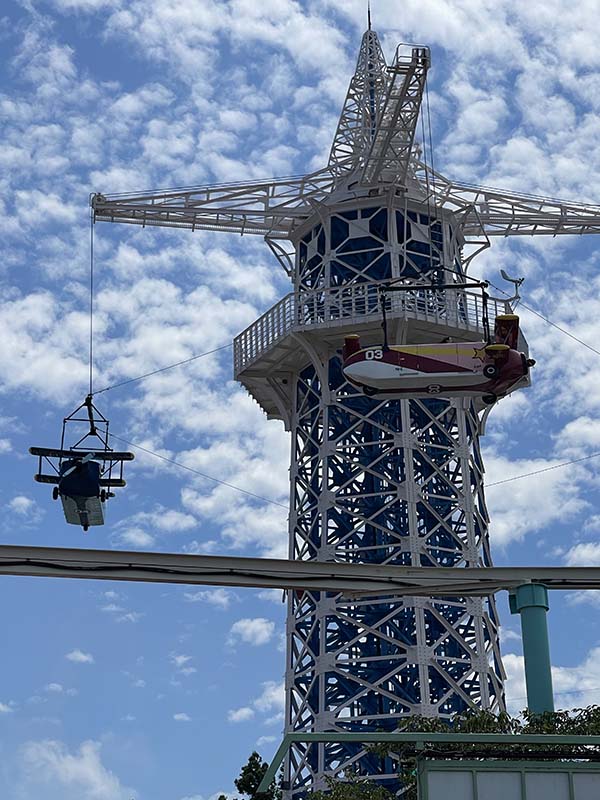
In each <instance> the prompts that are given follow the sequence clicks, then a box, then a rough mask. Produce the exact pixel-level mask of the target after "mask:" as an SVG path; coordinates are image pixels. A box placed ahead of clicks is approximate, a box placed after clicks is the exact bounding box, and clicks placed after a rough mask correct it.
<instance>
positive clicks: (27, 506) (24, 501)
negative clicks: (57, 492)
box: [8, 494, 36, 516]
mask: <svg viewBox="0 0 600 800" xmlns="http://www.w3.org/2000/svg"><path fill="white" fill-rule="evenodd" d="M35 505H36V504H35V502H34V501H33V500H31V499H30V498H29V497H25V496H24V495H22V494H20V495H17V496H16V497H13V499H12V500H11V501H10V502H9V503H8V508H9V509H10V510H11V511H14V513H15V514H19V515H20V516H29V514H31V512H32V510H33V509H34V508H35Z"/></svg>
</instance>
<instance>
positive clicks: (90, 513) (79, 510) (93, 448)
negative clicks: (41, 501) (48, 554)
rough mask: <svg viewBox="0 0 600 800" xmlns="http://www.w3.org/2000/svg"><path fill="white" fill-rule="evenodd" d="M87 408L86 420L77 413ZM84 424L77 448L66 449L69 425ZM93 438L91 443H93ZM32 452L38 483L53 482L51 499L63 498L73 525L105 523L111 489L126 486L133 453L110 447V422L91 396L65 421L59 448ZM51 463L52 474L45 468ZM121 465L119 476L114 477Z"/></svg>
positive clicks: (66, 515)
mask: <svg viewBox="0 0 600 800" xmlns="http://www.w3.org/2000/svg"><path fill="white" fill-rule="evenodd" d="M82 409H85V414H86V415H85V417H83V416H82V417H78V416H77V415H78V413H79V412H80V411H81V410H82ZM82 424H85V426H86V429H87V430H86V432H85V433H84V434H83V436H81V437H80V438H79V439H78V440H77V441H76V442H75V444H74V445H72V446H71V447H68V448H67V447H65V439H66V432H67V426H69V430H72V429H73V425H79V426H81V425H82ZM90 439H91V440H92V441H90ZM29 452H30V453H31V454H32V455H34V456H38V457H39V466H38V471H37V474H36V475H35V476H34V478H35V480H36V481H38V482H39V483H52V484H54V488H53V489H52V497H53V498H54V499H55V500H58V498H59V497H60V499H61V502H62V506H63V511H64V513H65V519H66V521H67V522H68V523H70V524H72V525H81V526H82V528H83V530H84V531H87V530H88V528H89V527H90V525H103V524H104V503H105V502H106V501H107V500H108V499H109V498H110V497H114V492H112V491H111V489H113V488H116V487H123V486H125V480H124V479H123V462H125V461H132V460H133V458H134V455H133V453H127V452H116V451H114V450H111V448H110V447H109V444H108V420H107V419H106V417H104V416H103V415H102V414H101V413H100V412H99V411H98V409H97V408H96V407H95V405H94V404H93V402H92V396H91V395H88V396H87V397H86V398H85V400H84V401H83V403H82V404H81V405H80V406H78V407H77V408H76V409H75V411H73V413H72V414H69V416H68V417H65V419H64V420H63V428H62V437H61V443H60V448H59V449H57V450H54V449H51V448H47V447H30V448H29ZM42 461H44V463H45V464H48V465H49V466H50V467H51V468H52V472H51V473H50V474H47V473H44V472H43V470H42V467H43V466H44V464H43V463H42ZM117 465H118V474H113V469H114V470H115V471H116V470H117Z"/></svg>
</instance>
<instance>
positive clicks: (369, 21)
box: [367, 0, 371, 30]
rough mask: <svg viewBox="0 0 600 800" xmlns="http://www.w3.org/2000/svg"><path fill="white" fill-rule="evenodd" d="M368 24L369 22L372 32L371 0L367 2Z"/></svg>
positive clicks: (369, 28)
mask: <svg viewBox="0 0 600 800" xmlns="http://www.w3.org/2000/svg"><path fill="white" fill-rule="evenodd" d="M367 22H368V30H371V0H368V2H367Z"/></svg>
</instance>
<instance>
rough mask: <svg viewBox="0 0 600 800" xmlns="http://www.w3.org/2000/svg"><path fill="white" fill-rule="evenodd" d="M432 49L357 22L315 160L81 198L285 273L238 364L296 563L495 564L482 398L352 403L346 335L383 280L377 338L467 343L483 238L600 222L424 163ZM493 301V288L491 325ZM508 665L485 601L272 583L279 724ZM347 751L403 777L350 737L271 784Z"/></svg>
mask: <svg viewBox="0 0 600 800" xmlns="http://www.w3.org/2000/svg"><path fill="white" fill-rule="evenodd" d="M429 61H430V56H429V50H428V49H427V48H426V47H420V46H404V47H399V48H398V50H397V51H396V54H395V57H394V59H393V61H392V64H391V65H390V66H389V67H388V65H387V64H386V61H385V59H384V56H383V53H382V50H381V46H380V44H379V40H378V37H377V34H376V33H375V32H374V31H372V30H370V29H369V30H368V31H366V32H365V34H364V35H363V38H362V42H361V48H360V52H359V56H358V61H357V66H356V71H355V74H354V75H353V77H352V79H351V81H350V86H349V89H348V93H347V96H346V100H345V103H344V107H343V109H342V114H341V117H340V120H339V124H338V127H337V130H336V133H335V136H334V140H333V145H332V149H331V155H330V158H329V163H328V165H327V166H326V167H325V168H324V169H322V170H320V171H318V172H314V173H312V174H309V175H306V176H304V177H301V178H293V179H285V180H273V181H265V182H257V183H252V184H234V185H219V186H210V187H199V188H193V189H179V190H170V191H160V192H159V191H157V192H147V193H143V194H137V195H113V196H106V195H103V194H96V195H94V196H93V198H92V207H93V213H94V219H95V220H96V221H102V220H104V221H111V222H126V223H132V224H140V225H144V226H153V225H158V226H168V227H179V228H187V229H191V230H202V229H204V230H224V231H230V232H237V233H244V234H259V235H262V236H264V237H265V238H266V240H267V242H268V243H269V245H270V247H271V249H272V250H273V252H274V253H275V254H276V256H277V257H278V259H279V261H280V263H281V264H282V265H283V266H284V268H285V269H286V271H287V273H288V275H289V276H290V278H291V280H292V283H293V291H292V292H291V293H290V294H289V295H287V296H286V297H285V298H283V299H282V300H281V301H280V302H278V303H277V304H276V305H275V306H274V307H273V308H271V309H270V310H269V311H267V312H266V313H265V314H264V315H263V316H262V317H260V318H259V319H258V320H256V322H254V323H253V324H252V325H251V326H250V327H249V328H248V329H247V330H245V331H244V332H243V333H241V334H240V335H239V336H238V337H237V338H236V340H235V343H234V370H235V377H236V379H237V380H238V381H240V382H241V383H242V384H243V385H244V386H245V387H246V389H247V390H248V392H249V393H250V394H251V395H252V396H253V397H254V398H255V400H256V401H257V402H258V403H259V404H260V406H261V407H262V408H263V409H264V411H265V412H266V414H267V415H268V417H269V418H272V419H279V420H283V422H284V424H285V426H286V428H287V429H288V430H289V431H290V432H291V456H290V463H291V470H290V480H291V499H290V518H289V536H290V545H289V547H290V556H291V557H292V558H294V559H315V560H319V561H331V562H335V561H338V562H363V563H364V562H371V563H385V564H397V565H402V566H408V565H410V566H415V567H419V566H443V567H449V566H450V567H455V568H457V569H460V568H461V567H466V566H469V567H473V566H475V567H477V566H488V565H490V564H491V561H490V552H489V542H488V532H487V528H488V513H487V509H486V505H485V497H484V488H483V472H484V469H483V463H482V460H481V454H480V448H479V431H480V420H479V412H480V410H481V409H480V407H478V406H477V405H476V404H475V403H474V402H473V400H472V399H470V398H468V397H455V398H450V399H442V398H439V397H433V396H432V397H431V398H425V399H403V400H396V399H392V400H382V399H378V398H376V397H369V396H366V395H365V394H363V393H362V392H361V391H360V390H359V389H357V388H356V387H354V386H353V385H351V384H349V383H348V382H346V381H345V379H344V377H343V374H342V370H341V348H342V344H343V340H344V336H345V335H347V334H349V333H352V334H360V337H361V341H362V342H363V343H364V344H365V345H369V344H381V342H382V330H381V309H380V306H379V296H378V295H379V293H378V286H380V285H381V284H382V283H386V282H389V281H391V280H396V281H405V282H406V283H407V284H419V283H421V284H423V286H422V288H414V289H410V290H407V291H403V292H398V293H396V294H394V295H393V296H392V298H391V306H390V308H389V310H388V314H387V316H388V331H389V335H390V341H393V342H394V343H410V344H412V343H419V342H423V343H425V342H440V341H442V340H443V339H445V338H446V337H448V336H450V337H452V338H453V339H454V340H456V341H461V340H463V341H473V340H474V338H475V339H479V340H481V339H482V338H483V334H484V320H483V307H482V301H481V297H480V296H478V295H476V294H473V293H470V292H469V291H467V290H465V289H464V288H461V287H460V286H458V284H461V283H463V282H464V276H465V274H466V270H467V268H468V265H469V262H470V260H471V259H472V258H473V256H474V255H476V254H477V253H478V252H479V251H481V250H482V249H483V248H484V247H486V246H488V245H489V243H490V237H494V236H508V235H540V234H546V235H552V236H556V235H563V234H572V233H577V234H582V233H600V209H599V208H598V207H597V206H585V205H581V204H576V203H564V202H561V201H556V200H549V199H547V198H540V197H534V196H528V195H523V194H517V193H514V192H502V191H498V190H493V189H484V188H478V187H473V186H469V185H466V184H458V183H455V182H451V181H450V180H448V179H447V178H445V177H443V176H442V175H440V174H439V173H436V172H435V171H434V170H433V168H432V167H431V165H428V164H426V163H424V162H423V161H422V160H421V158H420V154H419V150H418V148H417V147H416V145H415V142H414V139H415V131H416V127H417V121H418V119H419V113H420V108H421V101H422V98H423V96H424V90H425V81H426V77H427V71H428V68H429ZM282 242H283V244H282ZM286 242H287V243H291V245H292V250H293V252H290V249H289V245H288V246H287V247H286V246H285V243H286ZM453 283H455V284H457V288H456V289H454V288H452V287H451V285H452V284H453ZM436 284H438V285H440V286H444V287H448V286H449V285H450V287H451V288H440V289H437V288H435V285H436ZM432 286H433V287H434V288H431V287H432ZM510 310H511V309H510V306H509V304H508V303H506V302H504V301H500V300H493V299H492V300H491V301H490V303H489V316H490V322H491V323H492V324H493V321H494V317H495V316H497V315H499V314H506V313H510ZM521 349H526V345H525V343H524V342H522V343H521ZM503 677H504V673H503V669H502V663H501V658H500V651H499V644H498V628H497V618H496V610H495V607H494V603H493V599H491V598H490V599H481V598H476V597H465V598H461V597H448V598H442V599H440V598H438V599H427V598H422V597H414V598H406V597H405V598H402V599H399V598H397V597H394V596H392V595H390V596H385V597H382V596H378V597H371V598H366V599H365V598H364V597H360V598H352V597H348V596H342V595H335V594H331V593H317V592H303V593H297V592H290V593H289V597H288V610H287V655H286V696H287V698H286V729H287V731H290V732H291V731H315V732H322V731H366V730H386V731H390V730H394V729H395V728H396V727H397V725H398V723H399V721H400V720H401V719H402V718H403V717H405V716H406V715H408V714H417V713H418V714H424V715H429V716H444V717H448V716H450V715H452V714H454V713H455V712H457V711H461V710H463V709H465V708H467V707H478V708H486V709H491V710H494V711H498V710H501V709H502V708H503V707H504V698H503ZM351 765H352V766H354V767H355V768H357V769H358V770H359V771H360V772H361V773H362V774H364V775H369V776H372V778H373V779H374V780H377V781H378V782H380V783H381V784H382V785H385V786H387V788H389V789H392V790H396V789H398V788H399V786H398V780H397V777H396V774H395V772H394V769H393V764H392V763H391V762H390V761H389V760H382V759H379V758H377V757H375V756H374V755H372V754H371V753H369V752H368V751H367V750H366V749H365V748H363V747H361V746H359V745H356V744H348V743H346V744H335V743H319V744H295V745H294V746H293V749H292V750H291V752H290V754H289V757H288V760H287V763H286V767H285V771H286V774H285V781H286V785H287V788H286V790H285V795H286V797H288V798H291V797H293V796H297V795H300V794H302V793H303V792H306V791H307V790H308V789H320V788H325V776H327V775H333V774H335V773H336V772H340V771H342V770H344V769H348V768H349V767H350V766H351Z"/></svg>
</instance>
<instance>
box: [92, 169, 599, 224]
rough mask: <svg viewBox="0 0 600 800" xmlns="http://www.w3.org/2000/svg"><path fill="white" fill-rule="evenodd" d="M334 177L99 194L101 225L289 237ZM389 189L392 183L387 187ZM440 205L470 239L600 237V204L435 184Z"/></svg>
mask: <svg viewBox="0 0 600 800" xmlns="http://www.w3.org/2000/svg"><path fill="white" fill-rule="evenodd" d="M333 184H334V178H333V177H332V175H331V173H330V172H329V171H326V170H323V171H322V172H317V173H313V174H312V175H307V176H305V177H303V178H297V179H289V180H288V179H286V180H274V181H271V182H264V183H258V182H257V183H252V184H250V183H248V184H229V185H227V184H219V185H216V186H205V187H200V188H196V189H194V188H190V189H175V190H172V191H163V192H146V193H140V194H135V195H108V196H106V195H102V194H95V195H92V199H91V205H92V209H93V214H94V219H95V221H102V222H127V223H130V224H134V225H142V226H146V225H148V226H160V227H166V228H188V229H190V230H224V231H231V232H233V233H240V234H246V233H255V234H259V235H261V236H269V237H271V238H275V239H289V238H290V236H291V235H292V233H293V231H294V230H295V228H296V227H297V226H298V225H300V224H302V223H303V222H304V221H305V220H306V219H308V217H310V216H311V215H312V214H314V210H315V206H314V204H315V203H319V202H323V201H324V200H325V199H326V198H327V196H328V194H329V192H330V191H331V189H332V188H333ZM381 186H382V190H384V187H385V185H384V184H382V185H381ZM429 189H430V193H431V195H432V205H433V206H434V207H435V208H442V209H448V210H450V211H453V212H455V213H456V215H457V221H458V222H459V225H460V227H461V229H462V231H463V234H464V235H465V236H540V235H547V236H562V235H565V234H569V235H572V234H578V235H581V234H589V233H600V206H597V205H591V204H590V205H586V204H583V203H572V202H569V201H563V200H555V199H552V198H548V197H539V196H535V195H527V194H520V193H518V192H507V191H503V190H502V189H491V188H484V187H477V186H470V185H468V184H463V183H457V182H453V181H450V180H448V179H447V178H444V177H443V176H442V175H440V174H439V173H436V174H435V179H432V178H431V175H430V178H429Z"/></svg>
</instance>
